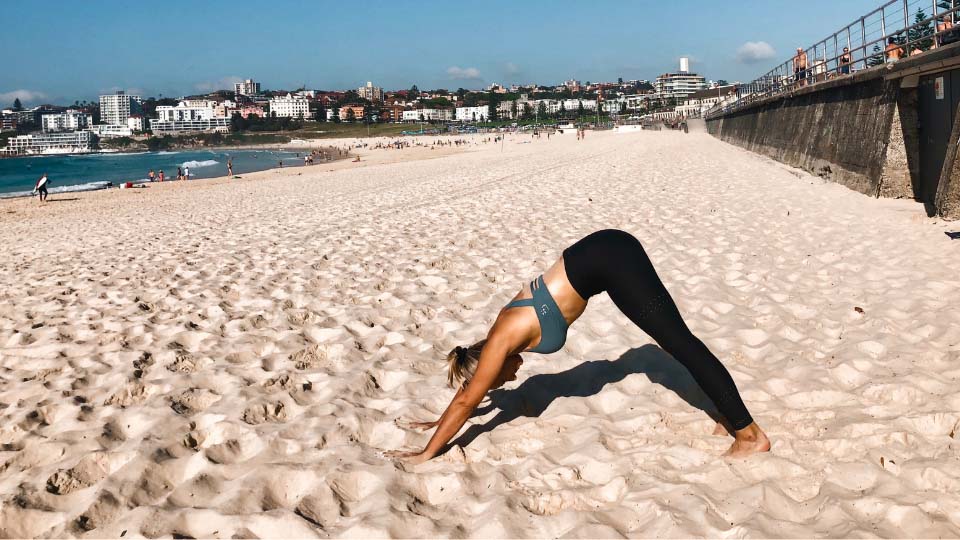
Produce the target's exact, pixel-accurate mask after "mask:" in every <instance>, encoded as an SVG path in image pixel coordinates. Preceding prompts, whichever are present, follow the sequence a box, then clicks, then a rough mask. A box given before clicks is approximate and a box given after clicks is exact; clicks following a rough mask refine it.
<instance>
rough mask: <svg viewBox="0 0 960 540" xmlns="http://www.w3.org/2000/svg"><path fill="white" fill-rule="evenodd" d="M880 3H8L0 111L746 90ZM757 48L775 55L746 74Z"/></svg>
mask: <svg viewBox="0 0 960 540" xmlns="http://www.w3.org/2000/svg"><path fill="white" fill-rule="evenodd" d="M880 3H881V0H805V1H804V2H802V3H799V4H798V3H796V2H786V1H780V0H767V1H760V0H726V1H717V0H709V1H708V0H620V1H607V0H590V1H587V0H576V1H566V0H554V1H548V0H531V1H520V0H514V1H507V0H502V1H501V0H494V1H488V2H482V3H479V2H478V3H475V2H467V1H455V0H448V1H443V2H439V1H438V2H433V1H428V0H422V1H416V2H415V1H406V0H394V1H393V2H389V3H387V2H379V1H368V2H343V1H340V2H327V1H320V0H312V1H308V0H272V1H263V0H259V1H256V2H252V1H248V0H230V1H226V0H192V1H188V0H165V1H163V2H140V1H124V2H121V1H118V0H92V1H79V0H4V1H3V11H4V19H5V20H6V22H5V24H4V30H3V32H2V33H0V51H3V61H2V63H0V106H8V105H9V102H12V100H13V97H16V96H20V97H21V98H23V101H24V103H25V104H31V103H40V102H53V103H72V102H73V101H74V100H78V99H79V100H85V99H94V98H95V97H96V96H97V95H99V94H101V93H105V92H110V91H112V90H117V89H126V90H128V91H133V92H135V93H138V94H141V95H143V96H144V97H146V96H157V95H161V94H162V95H164V96H171V97H178V96H182V95H187V94H192V93H198V92H201V91H207V90H212V89H217V88H227V87H229V86H230V83H231V82H232V81H233V80H234V79H236V78H241V77H242V78H246V77H253V78H255V79H257V80H258V81H260V82H261V83H262V84H263V87H264V88H265V89H278V88H294V87H298V86H300V85H304V84H305V85H306V86H307V87H308V88H321V89H345V88H355V87H357V86H359V85H361V84H363V83H365V82H366V81H368V80H370V81H374V83H375V84H377V85H380V86H383V87H385V88H387V89H396V88H409V87H410V86H411V85H413V84H417V85H418V86H419V87H420V88H424V89H426V88H440V87H443V88H450V89H456V88H458V87H464V88H480V87H483V86H486V85H487V84H489V83H490V82H500V83H505V84H509V83H529V82H538V83H541V84H556V83H560V82H562V81H563V80H565V79H569V78H576V79H579V80H582V81H588V80H590V81H597V80H616V78H617V77H623V78H624V79H625V80H629V79H653V78H655V77H656V76H657V75H658V74H660V73H662V72H665V71H669V70H673V69H676V67H675V66H676V65H677V59H678V58H679V57H680V56H684V55H686V56H689V57H690V58H691V59H692V69H693V70H695V71H697V72H698V73H701V74H703V75H705V76H706V77H707V78H708V79H727V80H731V81H732V80H744V81H745V80H750V79H752V78H754V77H755V76H757V75H759V74H760V73H762V72H765V71H766V70H767V69H769V68H770V67H772V66H773V65H775V64H777V63H778V62H779V61H781V60H784V59H786V58H787V57H789V56H790V54H791V53H790V51H791V50H792V49H793V48H795V47H797V46H800V45H803V46H807V45H810V44H812V43H813V42H815V41H817V40H819V39H822V38H823V37H824V36H826V35H828V34H830V33H832V32H833V31H834V30H836V29H838V28H840V27H842V26H845V25H846V24H848V23H849V22H851V21H853V20H854V19H856V18H858V17H859V16H861V15H863V14H865V13H867V12H868V11H870V10H872V9H874V8H875V7H877V6H878V5H879V4H880ZM788 14H789V15H788ZM747 42H753V43H757V42H765V43H766V44H768V45H769V46H770V48H772V50H773V51H775V54H773V55H770V50H769V49H767V48H766V47H765V46H762V45H761V46H754V47H753V48H752V50H753V51H755V54H754V58H752V60H753V63H751V62H750V60H751V58H744V57H743V56H741V57H739V58H738V54H737V53H738V50H739V49H740V48H741V47H742V46H743V45H744V44H745V43H747ZM756 52H759V54H756ZM764 53H766V54H764ZM756 56H759V58H756Z"/></svg>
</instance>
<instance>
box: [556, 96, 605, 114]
mask: <svg viewBox="0 0 960 540" xmlns="http://www.w3.org/2000/svg"><path fill="white" fill-rule="evenodd" d="M562 103H563V109H564V110H565V111H567V112H571V111H572V112H576V111H578V110H580V105H581V104H583V110H585V111H595V110H597V100H595V99H576V98H573V99H565V100H563V102H562Z"/></svg>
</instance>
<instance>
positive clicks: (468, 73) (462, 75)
mask: <svg viewBox="0 0 960 540" xmlns="http://www.w3.org/2000/svg"><path fill="white" fill-rule="evenodd" d="M447 75H449V76H450V78H451V79H461V80H477V79H479V78H480V70H479V69H477V68H473V67H468V68H461V67H458V66H451V67H448V68H447Z"/></svg>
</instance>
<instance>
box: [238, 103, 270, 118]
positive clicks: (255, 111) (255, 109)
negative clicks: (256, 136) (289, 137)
mask: <svg viewBox="0 0 960 540" xmlns="http://www.w3.org/2000/svg"><path fill="white" fill-rule="evenodd" d="M237 112H239V113H240V116H242V117H244V118H250V115H255V116H257V117H258V118H263V117H264V111H263V107H261V106H259V105H244V106H243V107H240V109H239V110H238V111H237Z"/></svg>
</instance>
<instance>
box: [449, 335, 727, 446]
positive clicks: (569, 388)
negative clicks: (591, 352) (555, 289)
mask: <svg viewBox="0 0 960 540" xmlns="http://www.w3.org/2000/svg"><path fill="white" fill-rule="evenodd" d="M634 373H642V374H644V375H646V376H647V378H648V379H649V380H650V382H653V383H656V384H659V385H661V386H663V387H664V388H666V389H668V390H670V391H672V392H675V393H676V394H677V395H678V396H680V397H681V398H683V400H684V401H686V402H687V403H688V404H690V405H691V406H693V407H696V408H698V409H700V410H702V411H704V412H705V413H707V414H708V415H709V416H710V417H711V418H713V419H714V420H720V419H721V416H720V414H719V412H717V410H716V408H715V407H714V406H713V403H712V402H711V401H710V399H709V398H707V396H706V395H705V394H704V393H703V391H702V390H701V389H700V386H699V385H697V383H696V381H694V380H693V377H691V376H690V372H689V371H687V368H685V367H683V365H682V364H681V363H680V362H677V361H676V360H674V359H673V357H672V356H670V355H669V354H667V353H666V352H665V351H664V350H663V349H661V348H660V347H657V346H655V345H644V346H643V347H640V348H638V349H630V350H629V351H627V352H626V353H624V354H623V355H622V356H621V357H620V358H618V359H616V360H612V361H611V360H592V361H587V362H584V363H582V364H580V365H578V366H576V367H574V368H571V369H568V370H566V371H562V372H560V373H550V374H542V375H534V376H533V377H530V378H529V379H527V380H525V381H523V383H522V384H521V385H520V386H518V387H517V388H515V389H513V390H494V391H492V392H490V394H489V396H488V397H489V403H485V404H483V405H482V406H481V407H478V408H477V410H476V411H474V414H473V416H483V415H485V414H488V413H490V412H492V411H493V410H494V409H499V410H500V412H499V413H497V415H496V416H494V417H493V418H492V419H490V420H489V421H488V422H486V423H485V424H475V425H473V426H470V427H469V428H468V429H467V431H465V432H464V433H463V435H461V436H460V437H458V438H456V439H454V440H453V441H452V442H451V443H450V444H448V445H447V447H446V448H444V452H445V451H446V450H448V449H449V448H451V447H452V446H454V445H457V446H460V447H466V446H468V445H469V444H470V443H472V442H473V441H474V439H476V438H477V437H479V436H480V435H482V434H484V433H488V432H490V431H493V430H494V429H496V427H497V426H500V425H501V424H506V423H508V422H511V421H513V420H515V419H517V418H519V417H521V416H526V417H530V418H534V417H539V416H540V415H541V414H543V412H544V411H545V410H547V407H549V406H550V404H551V403H553V402H554V401H555V400H556V399H557V398H563V397H588V396H592V395H595V394H597V393H599V392H600V390H602V389H603V387H604V386H606V385H607V384H609V383H615V382H619V381H622V380H623V379H624V378H626V377H627V375H632V374H634ZM636 399H637V400H642V399H645V398H644V396H642V395H638V396H636Z"/></svg>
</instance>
